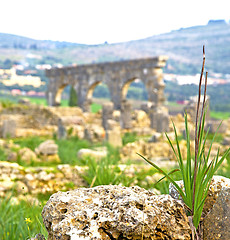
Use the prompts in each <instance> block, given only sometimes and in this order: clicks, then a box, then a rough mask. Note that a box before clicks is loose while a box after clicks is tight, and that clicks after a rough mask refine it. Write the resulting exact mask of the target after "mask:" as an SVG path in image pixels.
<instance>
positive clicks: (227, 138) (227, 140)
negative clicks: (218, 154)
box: [222, 136, 230, 146]
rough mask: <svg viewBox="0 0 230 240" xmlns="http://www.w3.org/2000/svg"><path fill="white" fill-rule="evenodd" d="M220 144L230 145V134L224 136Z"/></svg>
mask: <svg viewBox="0 0 230 240" xmlns="http://www.w3.org/2000/svg"><path fill="white" fill-rule="evenodd" d="M222 144H223V145H225V146H230V136H225V137H224V139H223V142H222Z"/></svg>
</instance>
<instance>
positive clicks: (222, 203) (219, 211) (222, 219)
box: [204, 188, 230, 240]
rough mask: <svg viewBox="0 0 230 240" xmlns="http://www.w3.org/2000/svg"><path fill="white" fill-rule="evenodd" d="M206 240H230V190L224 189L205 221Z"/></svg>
mask: <svg viewBox="0 0 230 240" xmlns="http://www.w3.org/2000/svg"><path fill="white" fill-rule="evenodd" d="M204 239H205V240H208V239H216V240H217V239H221V240H229V239H230V188H223V189H222V190H221V191H220V193H219V196H218V198H217V200H216V203H215V204H214V206H213V208H212V210H211V211H210V212H209V213H208V215H207V216H206V217H205V219H204Z"/></svg>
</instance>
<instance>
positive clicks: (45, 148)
mask: <svg viewBox="0 0 230 240" xmlns="http://www.w3.org/2000/svg"><path fill="white" fill-rule="evenodd" d="M35 152H36V154H38V155H40V154H41V155H55V154H57V153H58V145H57V144H56V143H55V142H54V140H46V141H45V142H43V143H41V144H40V145H39V146H38V147H37V148H36V149H35Z"/></svg>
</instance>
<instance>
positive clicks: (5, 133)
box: [2, 119, 16, 138]
mask: <svg viewBox="0 0 230 240" xmlns="http://www.w3.org/2000/svg"><path fill="white" fill-rule="evenodd" d="M15 136H16V122H15V121H14V120H12V119H9V120H4V121H3V125H2V137H3V138H8V137H11V138H12V137H15Z"/></svg>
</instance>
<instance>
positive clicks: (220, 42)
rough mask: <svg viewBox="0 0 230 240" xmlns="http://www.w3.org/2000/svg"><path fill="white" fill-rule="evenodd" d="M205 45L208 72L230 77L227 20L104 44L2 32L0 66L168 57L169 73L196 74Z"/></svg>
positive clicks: (229, 31) (228, 28)
mask: <svg viewBox="0 0 230 240" xmlns="http://www.w3.org/2000/svg"><path fill="white" fill-rule="evenodd" d="M204 44H205V46H206V68H207V70H208V71H209V72H216V73H223V74H230V25H229V24H228V23H226V22H225V21H223V20H217V21H214V20H211V21H209V23H208V24H207V25H204V26H194V27H190V28H182V29H179V30H175V31H172V32H169V33H165V34H161V35H155V36H152V37H149V38H146V39H141V40H137V41H129V42H124V43H117V44H101V45H82V44H77V43H68V42H58V41H40V40H34V39H30V38H25V37H21V36H16V35H11V34H4V33H0V64H1V62H4V61H6V59H10V60H11V61H18V62H20V61H25V60H24V59H25V56H26V55H27V54H28V53H32V54H37V55H41V56H42V59H40V60H39V61H37V62H36V63H40V64H42V63H49V64H54V63H62V64H64V65H70V64H72V63H77V64H83V63H93V62H107V61H117V60H125V59H133V58H142V57H152V56H156V55H168V56H169V60H168V62H167V66H166V67H165V70H164V71H165V72H169V73H177V74H196V73H198V72H200V68H201V62H202V45H204Z"/></svg>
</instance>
